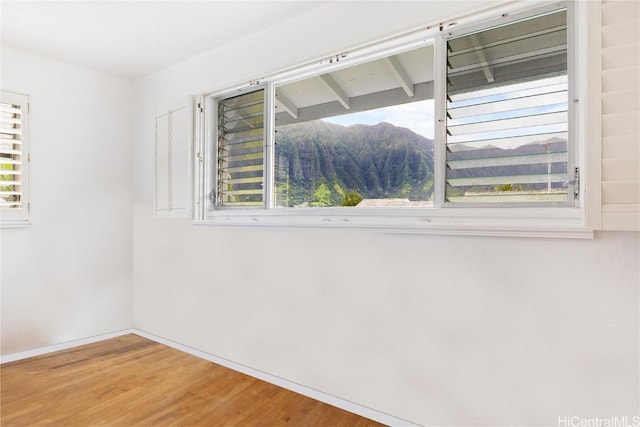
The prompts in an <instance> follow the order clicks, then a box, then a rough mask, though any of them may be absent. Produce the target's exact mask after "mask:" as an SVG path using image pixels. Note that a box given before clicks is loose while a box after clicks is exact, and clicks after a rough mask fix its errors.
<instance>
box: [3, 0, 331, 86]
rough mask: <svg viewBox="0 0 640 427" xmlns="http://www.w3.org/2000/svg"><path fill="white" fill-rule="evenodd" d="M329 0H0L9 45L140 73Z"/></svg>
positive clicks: (128, 73)
mask: <svg viewBox="0 0 640 427" xmlns="http://www.w3.org/2000/svg"><path fill="white" fill-rule="evenodd" d="M326 3H327V2H326V1H312V0H304V1H302V0H299V1H238V0H236V1H80V0H77V1H25V0H22V1H6V0H2V1H0V15H1V37H2V39H1V40H2V45H6V46H13V47H15V48H20V49H24V50H28V51H31V52H34V53H38V54H42V55H46V56H50V57H53V58H57V59H61V60H64V61H67V62H71V63H75V64H78V65H83V66H87V67H91V68H95V69H98V70H102V71H105V72H108V73H111V74H115V75H118V76H122V77H126V78H130V79H136V78H139V77H142V76H144V75H147V74H149V73H153V72H154V71H157V70H160V69H162V68H164V67H167V66H169V65H172V64H175V63H178V62H180V61H183V60H185V59H188V58H191V57H193V56H196V55H198V54H201V53H204V52H207V51H209V50H212V49H214V48H216V47H219V46H221V45H224V44H227V43H229V42H232V41H234V40H237V39H239V38H242V37H244V36H247V35H249V34H252V33H257V32H259V31H262V30H264V29H266V28H268V27H270V26H273V25H276V24H278V23H279V22H282V21H285V20H287V19H290V18H293V17H295V16H296V15H300V14H302V13H305V12H307V11H309V10H311V9H313V8H316V7H318V6H321V5H323V4H326Z"/></svg>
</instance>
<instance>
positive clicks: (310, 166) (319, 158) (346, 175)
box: [275, 120, 433, 206]
mask: <svg viewBox="0 0 640 427" xmlns="http://www.w3.org/2000/svg"><path fill="white" fill-rule="evenodd" d="M275 175H276V193H277V204H278V205H279V206H298V205H304V204H305V202H308V203H309V204H310V205H312V206H330V205H340V203H341V202H342V200H343V196H344V193H345V192H348V191H355V192H357V193H359V194H360V195H361V196H362V197H363V198H371V199H375V198H389V197H403V198H409V199H412V200H427V199H428V198H429V197H430V196H431V193H432V189H433V141H432V140H430V139H428V138H425V137H423V136H420V135H418V134H416V133H414V132H413V131H411V130H409V129H406V128H400V127H397V126H394V125H392V124H390V123H379V124H377V125H372V126H368V125H353V126H349V127H345V126H341V125H337V124H333V123H327V122H323V121H320V120H317V121H310V122H304V123H299V124H292V125H287V126H280V127H278V128H277V133H276V171H275Z"/></svg>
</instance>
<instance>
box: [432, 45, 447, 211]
mask: <svg viewBox="0 0 640 427" xmlns="http://www.w3.org/2000/svg"><path fill="white" fill-rule="evenodd" d="M446 58H447V51H446V39H445V38H444V37H443V36H442V35H439V36H437V37H436V43H435V58H434V66H435V71H434V84H435V87H434V110H435V111H434V120H435V125H434V141H433V151H434V152H433V172H434V183H433V192H434V193H433V195H434V207H437V208H438V207H443V206H444V204H445V203H444V193H445V182H446V181H445V179H446V177H445V174H446V145H447V135H446V132H447V117H446V96H447V94H446V90H447V81H446V66H447V60H446Z"/></svg>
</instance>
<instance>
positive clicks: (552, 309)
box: [133, 2, 640, 426]
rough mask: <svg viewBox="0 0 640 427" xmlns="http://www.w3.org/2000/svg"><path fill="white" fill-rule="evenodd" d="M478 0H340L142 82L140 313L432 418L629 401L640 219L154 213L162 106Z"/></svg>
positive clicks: (601, 410)
mask: <svg viewBox="0 0 640 427" xmlns="http://www.w3.org/2000/svg"><path fill="white" fill-rule="evenodd" d="M473 4H474V5H478V4H480V3H473ZM468 7H469V5H464V4H462V3H457V2H448V3H446V4H445V3H444V2H443V3H442V4H434V3H433V2H429V3H427V2H414V3H409V4H404V5H403V6H402V7H398V6H397V3H394V2H377V3H368V4H363V3H360V2H354V3H339V4H330V5H327V6H323V7H321V8H318V9H316V10H314V11H312V12H310V13H308V14H306V15H304V16H302V17H299V18H298V19H296V20H294V21H289V22H286V23H284V24H282V25H279V26H277V27H272V28H271V29H269V30H267V31H265V32H263V33H261V34H257V35H255V36H253V37H250V38H246V39H242V40H238V41H237V42H236V43H234V44H233V45H230V46H227V47H225V48H222V49H218V50H216V51H213V52H211V53H209V54H207V55H202V56H200V57H198V58H195V59H193V60H190V61H187V62H185V63H182V64H179V65H177V66H174V67H172V68H169V69H167V70H164V71H162V72H159V73H157V74H155V75H153V76H150V77H148V78H146V79H143V80H140V81H138V82H137V83H136V84H135V94H136V96H135V97H136V100H137V102H138V105H137V106H136V109H135V111H136V114H135V122H134V165H135V167H134V169H135V172H134V185H135V194H134V198H135V205H134V225H133V227H134V241H133V243H134V254H133V255H134V326H135V327H137V328H139V329H142V330H144V331H148V332H151V333H153V334H156V335H159V336H162V337H165V338H168V339H171V340H174V341H177V342H180V343H182V344H185V345H188V346H192V347H195V348H197V349H199V350H203V351H205V352H209V353H212V354H214V355H217V356H221V357H224V358H227V359H230V360H232V361H235V362H238V363H241V364H245V365H248V366H250V367H253V368H256V369H259V370H262V371H266V372H268V373H271V374H274V375H277V376H280V377H283V378H286V379H288V380H290V381H295V382H298V383H301V384H303V385H306V386H309V387H312V388H316V389H318V390H321V391H323V392H326V393H330V394H333V395H336V396H338V397H341V398H343V399H348V400H351V401H353V402H356V403H359V404H362V405H365V406H369V407H372V408H374V409H377V410H379V411H383V412H387V413H389V414H392V415H395V416H397V417H401V418H405V419H408V420H411V421H413V422H416V423H419V424H424V425H469V426H471V425H474V426H475V425H556V424H557V422H558V417H559V416H567V415H577V416H582V417H589V416H601V417H604V416H613V415H628V416H631V415H637V414H638V413H639V406H638V405H639V403H638V402H639V398H640V395H639V373H640V372H639V338H638V337H639V326H638V325H639V316H638V311H639V309H638V302H639V296H640V292H639V285H638V282H639V273H638V271H639V269H640V265H639V256H640V253H639V235H638V233H633V232H627V233H623V232H621V233H617V232H606V233H597V234H596V237H595V239H594V240H578V241H576V240H555V239H520V238H480V237H445V236H410V235H393V234H381V233H374V232H360V231H340V232H338V231H328V230H322V231H320V230H284V229H261V228H257V227H256V228H249V229H237V228H225V227H194V226H193V225H192V224H191V223H190V222H189V221H185V220H158V219H154V217H153V214H152V210H151V209H152V204H151V201H152V194H153V185H152V179H153V143H154V133H153V126H154V115H153V113H154V108H155V107H156V105H157V104H159V103H162V102H167V101H170V100H172V99H176V98H179V97H180V96H183V95H185V94H196V93H203V92H207V91H213V90H220V89H222V88H224V87H225V86H226V85H229V84H232V83H237V82H238V81H242V80H243V79H245V80H249V79H251V78H255V77H257V76H259V75H260V73H266V72H269V71H272V70H274V69H276V68H278V67H283V66H289V65H294V64H295V63H296V62H302V61H304V60H308V59H310V58H313V57H317V56H322V55H325V54H328V53H331V52H338V51H340V50H341V49H344V48H345V47H348V46H350V45H355V44H358V43H361V42H363V41H366V40H367V39H375V38H377V37H379V36H381V35H385V34H390V33H392V32H394V31H399V30H401V29H403V28H411V27H412V26H416V25H419V24H421V23H425V22H430V20H431V19H430V17H433V16H434V13H436V12H434V11H438V13H440V14H446V13H449V14H450V15H454V14H455V13H457V12H456V11H455V10H454V9H456V8H458V11H460V10H463V8H466V9H465V10H467V11H468V10H469V9H468ZM365 10H366V20H365V19H362V14H363V13H365V12H364V11H365ZM389 16H393V17H394V19H393V20H389V19H388V17H389ZM438 18H439V17H438ZM434 19H435V18H434ZM329 22H331V26H330V28H331V31H327V28H329V27H328V26H327V25H328V23H329ZM246 259H250V260H251V262H252V266H251V267H247V266H246V265H244V264H243V261H244V260H246Z"/></svg>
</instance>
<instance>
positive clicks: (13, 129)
mask: <svg viewBox="0 0 640 427" xmlns="http://www.w3.org/2000/svg"><path fill="white" fill-rule="evenodd" d="M28 106H29V98H28V97H27V96H26V95H21V94H17V93H12V92H4V91H0V215H1V219H2V224H3V225H7V224H12V223H14V224H15V223H19V222H25V221H27V220H28V219H29V208H30V206H29V187H28V178H29V174H28V172H29V150H28V123H29V115H28V112H29V109H28Z"/></svg>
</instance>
